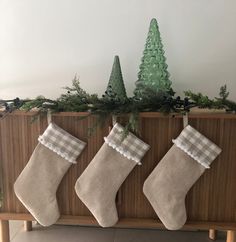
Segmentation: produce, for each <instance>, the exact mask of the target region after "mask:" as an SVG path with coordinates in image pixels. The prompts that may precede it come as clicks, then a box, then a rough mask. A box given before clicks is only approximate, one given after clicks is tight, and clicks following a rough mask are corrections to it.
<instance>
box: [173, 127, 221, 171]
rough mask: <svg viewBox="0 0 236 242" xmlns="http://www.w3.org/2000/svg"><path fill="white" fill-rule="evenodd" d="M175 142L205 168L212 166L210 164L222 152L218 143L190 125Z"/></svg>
mask: <svg viewBox="0 0 236 242" xmlns="http://www.w3.org/2000/svg"><path fill="white" fill-rule="evenodd" d="M173 143H174V144H175V145H176V146H177V147H179V148H180V149H181V150H183V151H184V152H186V153H187V154H188V155H189V156H191V157H192V158H193V159H194V160H196V161H197V162H199V163H200V164H201V165H203V166H204V167H205V168H210V164H211V163H212V162H213V160H215V158H216V157H217V156H218V155H219V154H220V153H221V149H220V148H219V147H218V146H217V145H216V144H214V143H213V142H212V141H210V140H209V139H208V138H206V137H205V136H204V135H202V134H201V133H199V132H198V131H197V130H196V129H194V128H193V127H191V126H190V125H188V126H187V127H186V128H184V130H183V131H182V132H181V133H180V135H179V136H178V137H177V138H176V139H174V140H173Z"/></svg>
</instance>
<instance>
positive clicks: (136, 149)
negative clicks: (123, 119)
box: [104, 123, 150, 165]
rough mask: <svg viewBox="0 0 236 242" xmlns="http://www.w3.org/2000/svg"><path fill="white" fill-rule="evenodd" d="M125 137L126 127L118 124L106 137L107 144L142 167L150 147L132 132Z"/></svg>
mask: <svg viewBox="0 0 236 242" xmlns="http://www.w3.org/2000/svg"><path fill="white" fill-rule="evenodd" d="M123 135H124V127H123V126H121V125H120V124H118V123H116V124H115V125H114V127H113V129H112V130H111V132H110V133H109V135H108V136H107V137H104V140H105V143H107V144H108V145H109V146H111V147H112V148H113V149H115V150H116V151H118V152H119V153H120V154H122V155H123V156H125V157H126V158H128V159H129V160H133V161H135V162H136V163H137V164H139V165H141V160H142V158H143V156H144V155H145V153H146V152H147V151H148V150H149V148H150V146H149V145H148V144H146V143H145V142H143V141H142V140H141V139H139V138H138V137H136V136H135V135H134V134H132V133H130V132H129V134H128V135H127V136H126V137H125V138H124V137H123ZM123 138H124V139H123Z"/></svg>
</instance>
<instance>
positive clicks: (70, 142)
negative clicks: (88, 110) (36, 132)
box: [38, 123, 86, 163]
mask: <svg viewBox="0 0 236 242" xmlns="http://www.w3.org/2000/svg"><path fill="white" fill-rule="evenodd" d="M38 141H39V142H40V143H41V144H43V145H44V146H46V147H47V148H49V149H50V150H52V151H53V152H55V153H57V154H58V155H60V156H61V157H63V158H64V159H66V160H67V161H69V162H71V163H76V159H77V157H78V156H79V154H80V153H81V152H82V150H83V149H84V147H85V146H86V143H85V142H83V141H81V140H79V139H77V138H76V137H74V136H73V135H71V134H69V133H68V132H66V131H65V130H63V129H62V128H60V127H59V126H57V125H56V124H54V123H50V124H49V125H48V127H47V129H46V130H45V131H44V133H43V134H42V135H41V136H39V138H38Z"/></svg>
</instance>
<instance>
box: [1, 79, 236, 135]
mask: <svg viewBox="0 0 236 242" xmlns="http://www.w3.org/2000/svg"><path fill="white" fill-rule="evenodd" d="M64 89H65V90H66V92H65V93H64V94H62V95H61V96H60V97H59V98H58V99H56V100H51V99H48V98H45V97H43V96H39V97H37V98H36V99H33V100H27V99H26V100H21V99H19V98H16V99H13V100H5V101H4V100H1V101H0V103H1V104H0V105H1V106H2V107H4V111H3V114H4V115H6V114H7V113H9V112H12V111H14V110H16V109H21V110H26V111H30V110H37V111H38V112H37V113H45V112H47V111H48V110H50V111H51V112H88V115H97V116H98V123H97V124H96V125H95V126H94V127H91V129H90V131H93V130H94V129H95V128H96V127H97V126H98V124H102V123H104V121H105V120H106V119H107V118H108V117H109V116H110V115H113V116H119V115H122V114H129V121H128V123H127V126H126V130H132V131H134V132H137V130H138V114H139V113H140V112H162V113H165V114H168V113H184V112H188V111H189V110H190V109H191V108H193V107H199V108H209V109H225V110H226V111H227V112H231V113H235V112H236V102H233V101H231V100H229V99H228V96H229V92H228V91H227V88H226V85H224V86H222V87H221V88H220V93H219V97H216V98H213V99H210V98H209V97H208V96H206V95H203V94H201V93H194V92H192V91H186V92H185V98H183V99H182V98H180V97H179V96H178V97H174V96H173V92H172V90H170V91H169V92H164V91H158V92H156V91H155V90H153V88H150V87H147V86H144V87H143V92H142V93H143V94H144V95H143V98H142V99H139V98H137V97H136V96H134V97H130V98H128V97H127V98H120V97H119V96H118V95H117V93H115V92H114V90H113V88H112V87H111V86H110V85H109V86H108V88H107V91H106V92H105V94H104V95H103V96H102V97H101V98H100V97H98V95H96V94H88V93H87V92H86V91H84V90H83V89H82V88H81V87H80V83H79V80H78V79H77V78H76V77H75V78H74V79H73V81H72V87H65V88H64Z"/></svg>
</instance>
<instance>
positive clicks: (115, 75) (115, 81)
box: [106, 56, 127, 99]
mask: <svg viewBox="0 0 236 242" xmlns="http://www.w3.org/2000/svg"><path fill="white" fill-rule="evenodd" d="M106 91H107V92H109V91H112V92H113V93H115V94H116V97H118V98H119V99H126V98H127V95H126V90H125V85H124V81H123V76H122V72H121V67H120V60H119V56H115V58H114V62H113V66H112V71H111V75H110V79H109V82H108V85H107V90H106Z"/></svg>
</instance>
